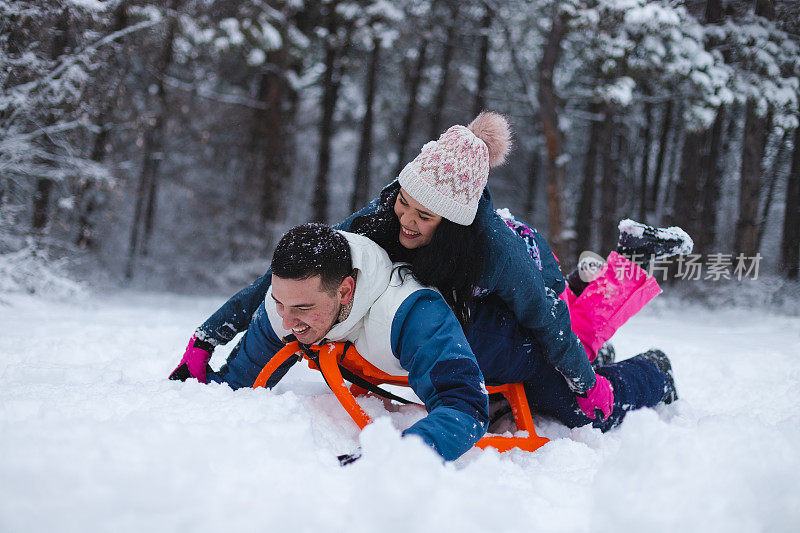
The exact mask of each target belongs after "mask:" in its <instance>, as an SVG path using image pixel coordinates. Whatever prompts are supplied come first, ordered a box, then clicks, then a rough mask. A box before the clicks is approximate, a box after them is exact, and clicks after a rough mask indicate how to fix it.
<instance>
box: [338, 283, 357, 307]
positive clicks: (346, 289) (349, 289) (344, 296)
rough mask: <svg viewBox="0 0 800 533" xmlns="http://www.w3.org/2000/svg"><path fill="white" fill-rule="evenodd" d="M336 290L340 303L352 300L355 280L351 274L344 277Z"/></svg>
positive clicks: (343, 303)
mask: <svg viewBox="0 0 800 533" xmlns="http://www.w3.org/2000/svg"><path fill="white" fill-rule="evenodd" d="M336 292H337V294H338V295H339V303H340V304H342V305H347V304H349V303H350V302H351V301H353V296H354V295H355V292H356V280H354V279H353V276H347V277H346V278H344V280H342V283H341V284H340V285H339V288H338V289H337V290H336Z"/></svg>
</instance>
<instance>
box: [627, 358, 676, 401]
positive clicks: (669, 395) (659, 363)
mask: <svg viewBox="0 0 800 533" xmlns="http://www.w3.org/2000/svg"><path fill="white" fill-rule="evenodd" d="M636 357H641V358H642V359H647V360H648V361H650V362H651V363H653V364H654V365H656V367H657V368H658V369H659V370H660V371H661V372H663V373H664V374H666V375H667V378H668V380H669V384H668V385H667V387H666V388H667V390H665V391H664V400H662V401H663V402H664V403H665V404H670V403H672V402H674V401H675V400H677V399H678V390H677V389H676V388H675V377H674V376H673V375H672V364H671V363H670V362H669V357H667V355H666V354H665V353H664V352H662V351H661V350H655V349H654V350H648V351H646V352H644V353H642V354H639V355H637V356H636Z"/></svg>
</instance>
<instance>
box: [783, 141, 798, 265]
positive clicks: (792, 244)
mask: <svg viewBox="0 0 800 533" xmlns="http://www.w3.org/2000/svg"><path fill="white" fill-rule="evenodd" d="M785 205H786V207H785V210H784V213H783V235H782V239H781V271H782V272H783V273H784V275H785V276H786V277H788V278H790V279H797V278H798V277H800V128H797V129H795V130H794V151H793V152H792V169H791V171H790V172H789V178H788V180H787V182H786V204H785Z"/></svg>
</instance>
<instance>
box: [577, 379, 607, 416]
mask: <svg viewBox="0 0 800 533" xmlns="http://www.w3.org/2000/svg"><path fill="white" fill-rule="evenodd" d="M576 399H577V400H578V407H580V408H581V411H583V413H584V414H585V415H586V416H588V417H589V418H591V419H592V420H594V419H595V418H596V417H597V415H596V414H595V411H596V410H600V411H602V412H603V420H608V417H609V416H611V411H613V410H614V387H613V386H612V385H611V382H610V381H608V380H607V379H606V378H604V377H603V376H601V375H600V374H597V381H596V382H595V384H594V387H592V388H591V389H589V390H588V391H586V393H585V394H584V395H578V396H577V398H576Z"/></svg>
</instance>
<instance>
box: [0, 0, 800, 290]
mask: <svg viewBox="0 0 800 533" xmlns="http://www.w3.org/2000/svg"><path fill="white" fill-rule="evenodd" d="M799 74H800V3H798V2H795V1H793V0H755V1H754V0H747V1H745V0H508V1H500V0H461V1H458V0H397V1H382V0H327V1H323V0H321V1H316V2H314V1H308V0H276V1H258V0H253V1H247V2H243V1H234V0H165V1H161V2H147V1H136V0H107V1H102V0H53V1H36V2H34V1H8V0H0V289H3V290H12V291H14V290H25V291H28V292H47V291H50V290H52V289H67V290H70V289H71V287H72V285H70V282H68V281H66V279H65V278H64V277H63V275H64V274H66V275H68V276H71V277H73V278H76V277H86V279H92V283H93V284H102V283H103V282H107V283H109V284H111V285H112V286H116V285H120V284H129V285H133V286H135V287H139V288H147V289H152V290H161V289H165V288H168V289H172V290H191V291H192V292H197V293H202V292H204V291H206V290H212V289H225V290H227V289H229V288H231V287H236V286H241V285H242V284H243V283H246V282H248V281H249V280H252V279H253V278H254V277H256V276H257V275H260V274H262V273H263V272H264V270H265V268H266V266H267V264H268V261H269V257H270V256H271V251H272V247H273V246H274V244H275V242H276V239H277V238H278V237H279V236H280V234H281V233H282V232H283V231H284V230H286V229H287V228H288V227H290V226H291V225H294V224H297V223H300V222H304V221H307V220H318V221H326V222H332V223H334V222H338V221H339V220H341V219H343V218H344V217H345V216H347V215H348V214H349V213H351V212H352V211H353V210H355V209H357V208H359V207H361V206H362V205H364V204H365V203H366V202H367V201H368V200H369V199H370V198H372V197H374V196H375V195H376V194H377V193H378V191H379V190H380V189H381V188H382V187H383V186H384V185H385V184H387V183H389V182H390V181H391V180H392V179H394V177H396V176H397V174H398V173H399V171H400V169H401V168H402V166H403V165H404V164H405V163H407V162H408V161H410V160H411V159H412V158H413V157H415V156H416V154H417V153H419V149H420V148H421V146H422V145H423V144H424V143H425V142H427V141H429V140H432V139H436V138H438V136H439V135H440V134H441V133H442V132H443V131H444V130H445V129H447V128H448V127H449V126H451V125H453V124H467V123H469V121H470V120H471V119H472V118H473V117H474V116H475V115H476V114H477V113H478V112H479V111H480V110H483V109H489V110H493V111H498V112H501V113H504V114H506V115H507V116H508V117H509V118H510V120H511V121H512V123H513V127H514V132H515V148H514V150H513V152H512V154H511V156H510V159H509V162H508V163H507V164H506V165H505V166H504V167H501V168H498V169H497V170H494V171H493V172H492V174H491V176H490V182H489V185H490V187H491V189H492V191H493V193H494V199H495V207H508V208H509V209H510V210H511V211H512V213H514V214H515V215H517V216H518V217H519V218H522V219H523V220H526V221H528V222H529V223H531V224H532V225H534V226H536V227H537V228H538V229H539V230H540V231H542V232H543V233H544V234H545V235H546V236H547V238H548V240H549V241H550V242H551V243H552V244H553V247H554V249H555V250H556V251H557V254H558V256H559V257H560V259H561V261H562V265H563V266H564V270H565V271H566V270H568V269H569V268H570V267H571V266H573V265H574V264H575V262H576V260H577V257H578V255H579V254H580V253H581V252H582V251H584V250H593V251H596V252H599V253H607V252H608V251H610V250H612V249H613V248H614V245H615V243H616V237H617V227H616V226H617V222H618V221H619V219H621V218H626V217H632V218H635V219H638V220H640V221H643V222H647V223H649V224H653V225H680V226H682V227H683V228H685V229H686V230H687V231H688V232H689V233H690V234H691V235H692V236H693V237H694V239H695V252H696V253H697V254H701V255H702V257H703V258H705V259H704V260H708V259H709V258H713V260H714V261H716V262H717V263H718V264H719V262H720V261H723V262H724V261H728V263H729V266H730V267H731V268H730V270H729V273H730V276H728V277H731V278H733V279H732V281H737V280H736V277H737V276H736V275H735V274H736V272H735V270H734V266H735V264H736V258H737V257H746V258H754V257H757V254H761V257H762V259H761V261H760V263H759V265H758V268H759V272H760V273H761V275H762V276H763V275H767V276H770V278H769V279H770V281H769V284H768V285H769V287H771V288H770V289H769V291H772V292H771V294H785V293H786V290H785V289H786V287H793V288H794V289H793V293H796V292H798V291H797V290H796V289H797V283H796V282H795V281H792V280H796V279H797V277H798V273H799V269H800V267H799V264H800V128H798V94H799V93H800V83H799V82H798V75H799ZM675 268H678V271H676V270H675ZM679 270H680V268H679V267H675V266H674V265H673V267H672V270H671V276H670V279H671V280H674V279H675V278H677V277H680V276H679V275H678V274H679ZM740 274H741V272H740ZM739 277H741V276H739ZM749 277H750V278H753V271H752V270H750V272H749ZM709 278H711V281H720V280H721V279H720V278H722V279H725V278H726V276H720V275H719V272H717V276H716V279H713V278H714V276H713V275H708V276H700V277H699V278H698V280H701V281H706V280H708V279H709ZM744 281H745V282H746V281H748V280H744ZM742 283H743V282H742ZM698 286H699V285H695V286H694V287H693V288H692V289H691V290H690V291H689V292H691V293H693V294H699V293H701V292H702V291H700V290H699V289H698V288H697V287H698ZM765 286H766V285H761V286H759V291H763V290H765V289H764V287H765ZM712 290H713V289H712Z"/></svg>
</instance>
